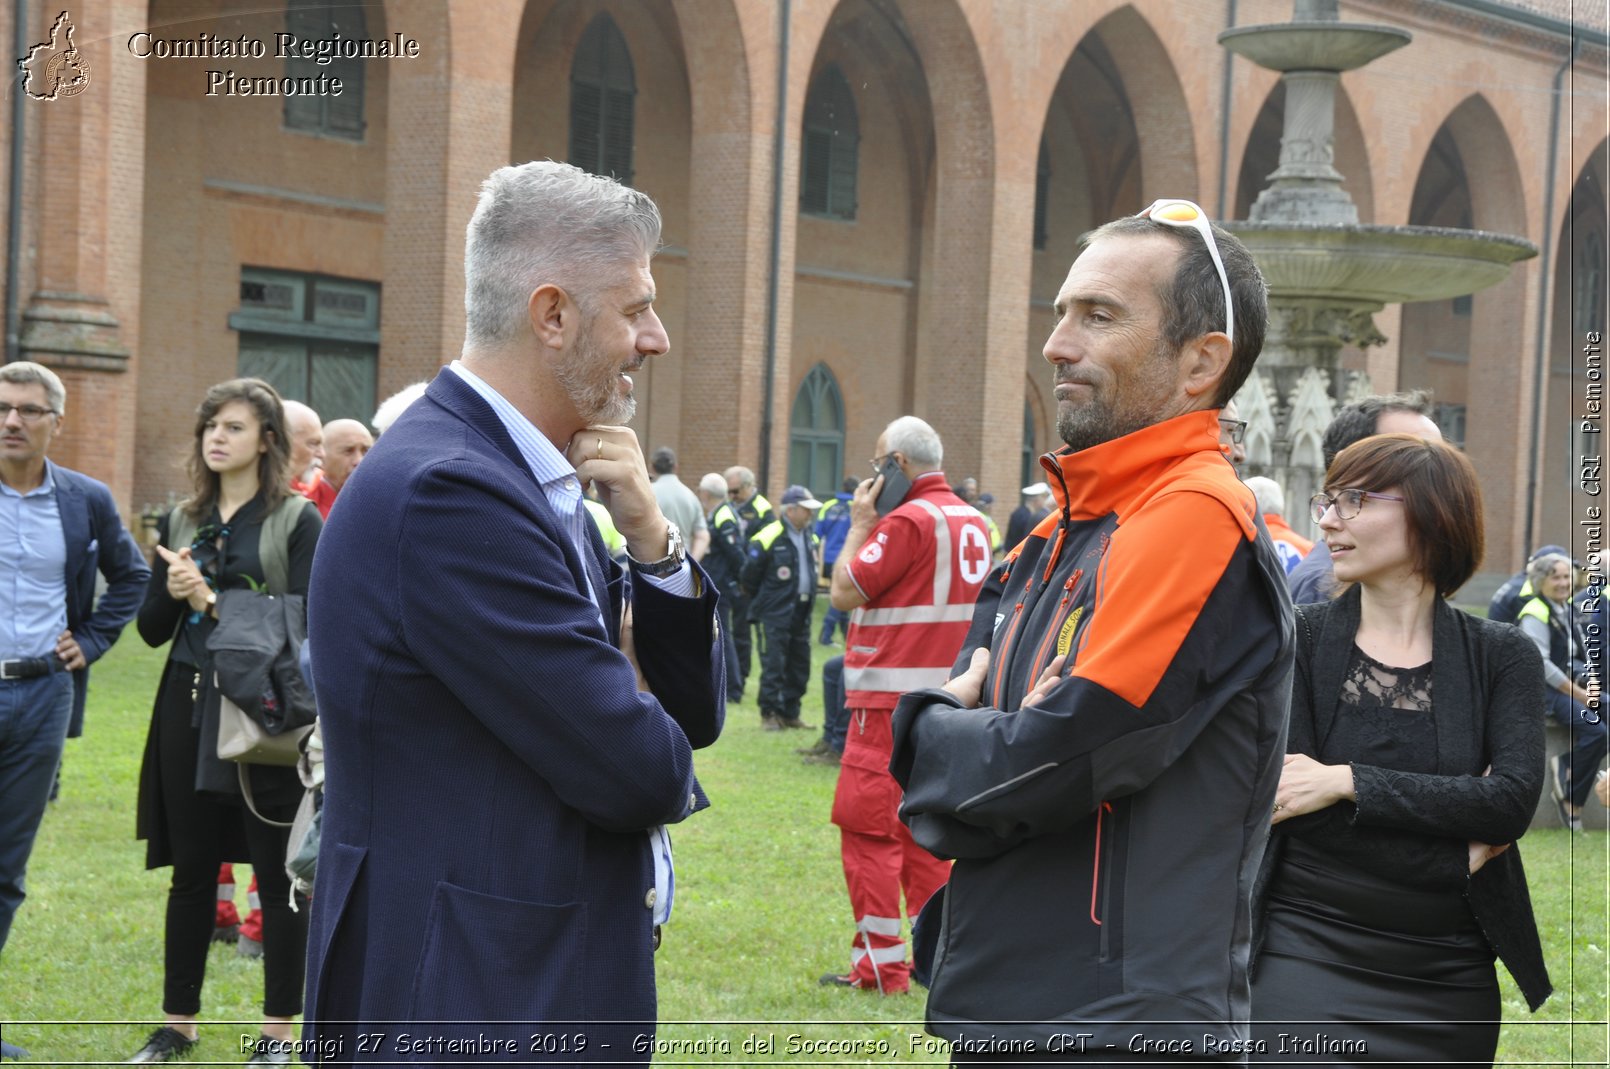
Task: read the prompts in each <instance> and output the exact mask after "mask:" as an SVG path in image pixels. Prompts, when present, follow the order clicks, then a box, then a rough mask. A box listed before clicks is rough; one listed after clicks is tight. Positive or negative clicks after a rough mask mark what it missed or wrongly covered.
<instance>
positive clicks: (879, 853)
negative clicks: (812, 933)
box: [833, 709, 950, 995]
mask: <svg viewBox="0 0 1610 1069" xmlns="http://www.w3.org/2000/svg"><path fill="white" fill-rule="evenodd" d="M890 713H891V710H888V709H852V710H850V731H849V735H848V736H847V737H846V739H845V742H844V758H843V761H842V763H841V764H840V765H839V782H838V789H837V790H836V791H835V792H834V795H833V823H834V824H837V825H838V826H839V837H840V853H841V854H842V856H843V859H844V884H845V887H846V888H847V889H848V890H849V892H850V908H851V909H852V910H853V911H854V913H855V937H854V939H852V940H851V942H850V948H851V949H850V975H851V977H852V978H853V980H854V983H855V986H857V987H861V988H866V989H869V990H876V991H881V992H882V993H883V994H885V995H894V994H900V993H902V992H904V991H907V990H909V989H910V987H911V964H910V962H908V961H907V960H906V944H905V941H904V940H903V939H902V938H901V908H900V896H901V892H902V891H903V892H904V893H905V915H906V916H909V917H911V918H913V919H915V917H916V916H917V913H918V912H919V911H920V910H921V909H922V907H923V903H925V902H927V901H928V899H929V897H930V896H932V895H933V893H934V892H935V891H937V890H939V888H940V887H942V886H944V883H945V881H946V880H947V879H949V878H950V863H949V862H948V861H940V860H939V859H938V858H936V857H934V856H933V855H932V854H930V853H929V852H928V851H926V850H924V849H923V848H922V847H920V846H918V845H917V844H916V842H914V841H913V840H912V838H911V832H910V831H909V830H908V829H907V828H906V826H905V825H904V824H902V823H900V817H899V809H900V785H899V784H897V783H895V781H894V777H893V776H891V775H889V754H890V751H891V750H892V749H893V740H892V737H891V736H890V733H889V718H890Z"/></svg>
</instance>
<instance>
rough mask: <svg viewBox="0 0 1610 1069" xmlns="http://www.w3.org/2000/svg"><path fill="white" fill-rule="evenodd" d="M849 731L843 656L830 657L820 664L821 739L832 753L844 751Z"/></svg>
mask: <svg viewBox="0 0 1610 1069" xmlns="http://www.w3.org/2000/svg"><path fill="white" fill-rule="evenodd" d="M849 732H850V710H849V709H847V708H845V706H844V658H843V657H830V658H828V659H827V661H825V662H824V663H823V664H822V741H823V742H825V743H827V745H828V747H829V748H830V749H831V750H832V751H833V752H834V753H843V752H844V736H846V735H848V734H849Z"/></svg>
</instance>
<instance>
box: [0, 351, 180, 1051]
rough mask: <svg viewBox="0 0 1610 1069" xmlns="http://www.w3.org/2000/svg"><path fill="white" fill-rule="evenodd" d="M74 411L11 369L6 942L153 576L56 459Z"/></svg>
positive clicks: (3, 837) (2, 881)
mask: <svg viewBox="0 0 1610 1069" xmlns="http://www.w3.org/2000/svg"><path fill="white" fill-rule="evenodd" d="M66 407H67V391H66V389H65V388H64V387H63V386H62V382H61V379H60V378H58V377H57V375H56V373H55V372H54V371H51V370H50V369H49V368H47V367H43V366H41V365H39V364H35V363H31V362H29V361H17V362H15V363H10V364H5V365H0V575H5V576H6V581H5V582H4V583H0V949H3V948H4V947H5V944H6V936H7V935H8V934H9V932H10V930H11V921H12V918H13V917H14V916H15V915H16V912H17V908H18V907H19V906H20V905H21V904H22V900H23V897H24V894H23V875H24V873H25V872H26V870H27V868H28V855H29V854H30V853H31V852H32V850H33V844H34V837H35V835H37V834H38V832H39V824H40V821H41V820H43V819H44V815H45V806H46V802H47V799H48V798H49V796H50V785H51V783H52V781H53V780H54V779H55V776H56V768H57V766H58V765H59V764H60V763H61V756H62V748H63V743H64V742H65V740H66V739H67V738H68V737H69V736H76V735H78V734H79V733H80V732H81V730H82V728H83V722H84V696H85V692H86V690H87V689H88V684H89V666H90V665H92V664H94V663H95V662H96V661H97V660H99V659H100V657H101V655H102V654H103V653H105V652H106V651H107V650H108V649H110V648H111V646H112V643H114V642H116V641H117V639H118V636H119V635H120V634H122V632H123V625H125V624H127V623H128V622H129V620H130V619H132V618H133V616H134V613H135V611H136V610H137V609H138V608H139V606H140V599H141V598H142V597H143V596H144V595H145V584H146V580H147V579H149V578H150V576H151V569H150V568H149V567H147V566H146V563H145V558H144V557H142V556H141V555H140V547H139V546H138V545H136V544H135V541H134V539H133V537H132V536H130V534H129V532H128V531H127V530H126V529H125V528H124V527H123V520H122V518H121V517H120V516H119V515H118V512H117V505H116V503H114V502H113V500H112V494H111V491H109V490H107V488H106V486H105V485H104V484H102V483H99V482H97V481H96V480H94V479H91V478H90V477H89V476H87V475H81V474H79V473H78V472H76V471H70V470H68V469H67V468H63V467H61V466H59V465H56V464H52V463H51V462H50V461H48V460H46V459H45V453H46V451H47V450H48V449H49V448H50V442H51V439H52V438H53V437H54V436H55V435H56V433H57V432H58V431H59V430H60V429H61V425H62V418H63V413H64V412H65V411H66ZM97 571H98V572H99V573H100V574H101V575H102V576H104V577H105V578H106V592H105V593H104V594H103V595H102V596H101V599H100V603H99V604H96V602H95V575H96V572H97ZM6 1056H7V1057H10V1056H12V1055H11V1054H10V1053H9V1051H8V1052H7V1055H6Z"/></svg>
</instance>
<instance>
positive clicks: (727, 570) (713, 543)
mask: <svg viewBox="0 0 1610 1069" xmlns="http://www.w3.org/2000/svg"><path fill="white" fill-rule="evenodd" d="M699 503H700V504H701V505H703V506H704V521H705V524H706V526H708V527H709V529H710V548H709V550H708V551H707V552H706V553H705V555H704V559H703V560H702V561H700V563H701V564H703V565H704V571H705V574H706V575H708V576H709V577H710V581H711V582H712V583H714V584H715V586H716V592H717V593H718V594H720V595H721V600H720V602H719V603H717V605H716V616H717V618H718V619H719V620H720V622H721V646H722V649H723V651H724V653H725V656H726V661H727V701H729V702H737V701H739V700H740V699H742V698H743V680H741V679H739V678H738V647H737V646H736V645H735V641H736V638H737V635H736V634H735V633H734V631H733V629H732V617H733V606H735V605H737V604H738V599H739V586H738V576H739V575H740V574H741V573H742V572H743V566H744V537H743V522H742V521H740V520H739V519H738V510H737V509H735V508H733V507H732V504H731V502H729V501H728V500H727V481H726V480H725V479H723V478H722V477H721V476H720V475H719V474H718V473H716V472H713V471H712V472H710V473H709V474H708V475H706V476H705V477H704V478H702V479H700V480H699Z"/></svg>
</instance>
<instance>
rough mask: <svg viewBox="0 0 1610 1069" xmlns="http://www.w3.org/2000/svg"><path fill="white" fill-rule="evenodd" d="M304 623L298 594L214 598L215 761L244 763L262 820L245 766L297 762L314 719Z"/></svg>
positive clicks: (244, 781)
mask: <svg viewBox="0 0 1610 1069" xmlns="http://www.w3.org/2000/svg"><path fill="white" fill-rule="evenodd" d="M305 620H306V615H305V609H304V599H303V598H302V597H301V596H299V595H296V594H287V595H281V596H274V595H271V594H258V593H256V592H254V591H250V590H226V591H224V592H223V593H221V594H219V595H218V626H217V627H216V628H214V629H213V632H212V634H211V635H209V636H208V637H207V649H208V650H209V651H210V652H211V654H212V664H213V687H214V690H215V691H216V692H217V694H218V756H219V758H221V759H222V760H225V761H233V762H236V763H237V764H238V765H239V766H241V767H240V769H239V772H240V780H241V787H242V792H243V793H244V794H245V796H246V803H247V805H248V806H251V809H252V812H253V814H254V815H256V816H258V819H264V818H263V817H262V816H261V814H258V813H257V809H256V806H254V805H252V797H251V790H250V783H249V779H248V777H247V776H246V769H245V767H244V766H246V765H249V764H250V765H282V766H287V767H288V766H291V765H294V764H296V761H297V758H298V757H299V756H300V754H301V749H302V741H303V739H304V738H305V737H306V736H307V734H308V732H310V731H312V730H313V722H314V718H315V716H316V715H317V708H316V706H315V705H314V701H313V692H312V690H311V689H310V688H309V687H308V685H307V681H306V680H304V679H303V678H302V673H301V670H300V668H299V667H298V664H297V658H298V656H299V655H300V653H301V650H302V643H303V642H304V641H305V640H306V638H307V628H306V624H305ZM268 823H274V824H278V823H279V822H278V821H269V822H268ZM285 826H287V827H288V826H289V825H285Z"/></svg>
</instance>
